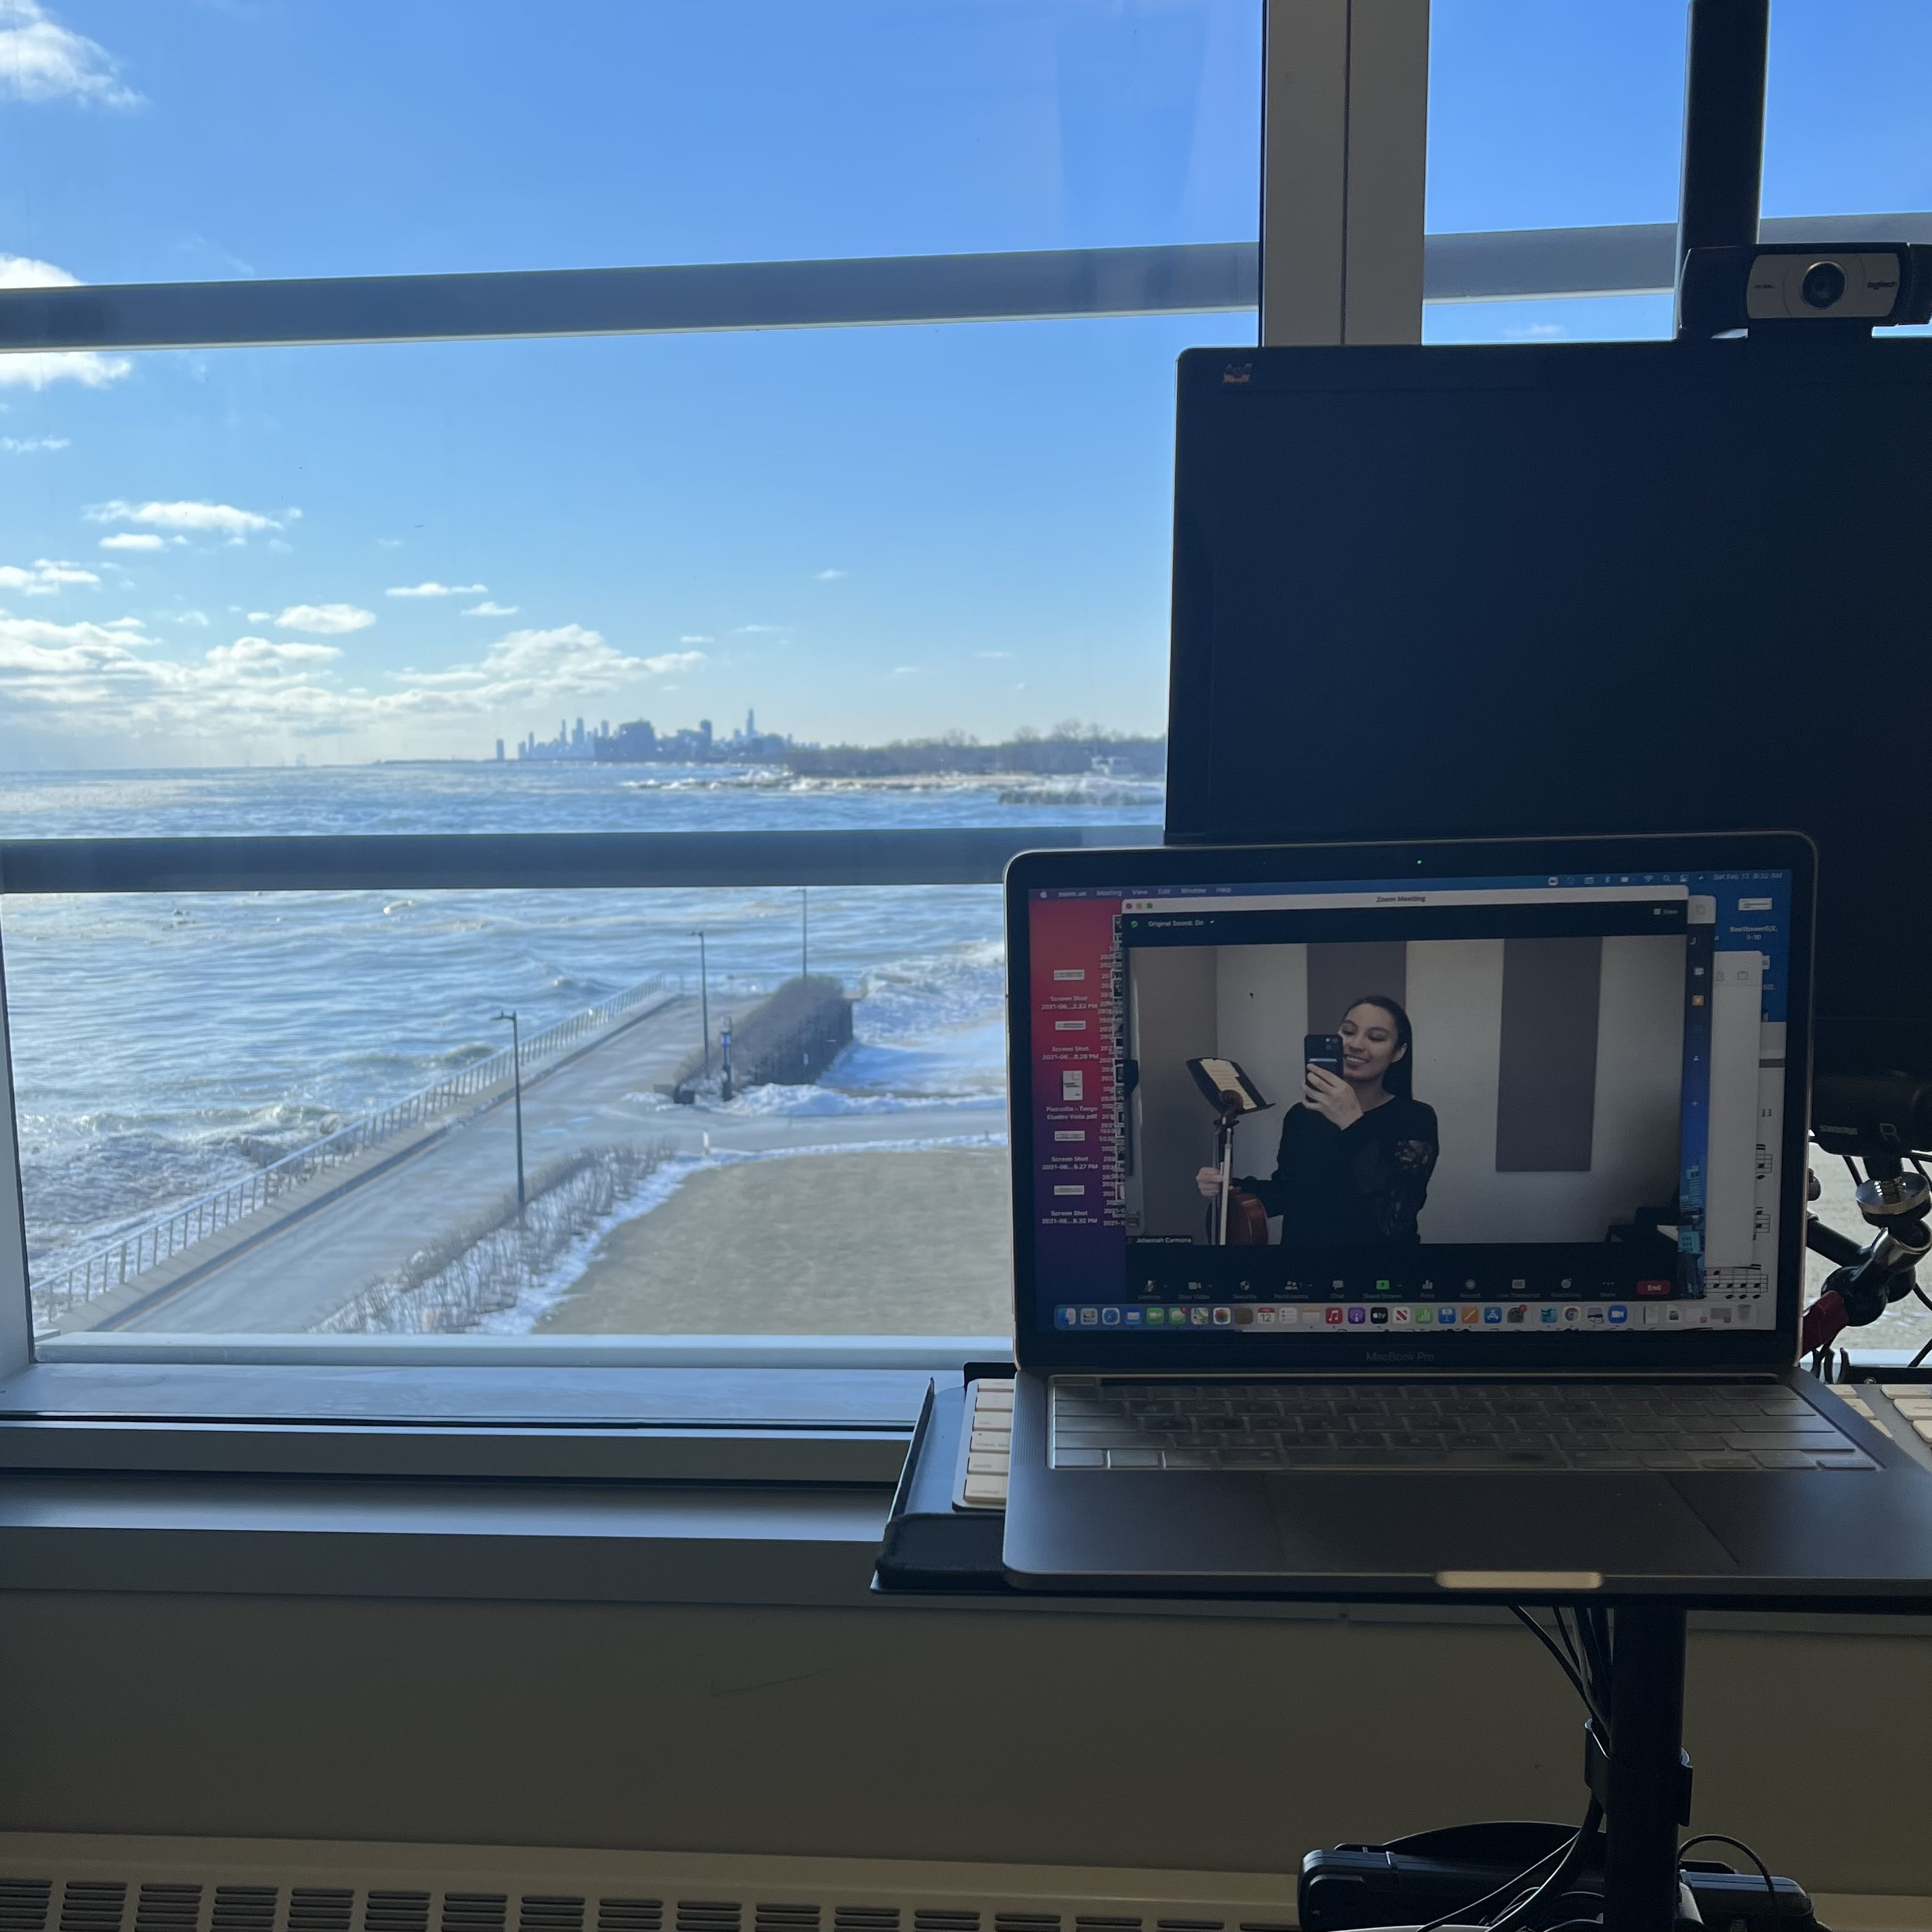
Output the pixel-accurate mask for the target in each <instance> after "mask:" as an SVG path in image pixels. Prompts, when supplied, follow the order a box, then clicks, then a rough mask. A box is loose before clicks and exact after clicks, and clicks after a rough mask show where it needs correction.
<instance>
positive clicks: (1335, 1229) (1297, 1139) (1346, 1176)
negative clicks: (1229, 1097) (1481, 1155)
mask: <svg viewBox="0 0 1932 1932" xmlns="http://www.w3.org/2000/svg"><path fill="white" fill-rule="evenodd" d="M1435 1169H1436V1109H1434V1108H1433V1107H1428V1106H1424V1104H1423V1103H1422V1102H1421V1101H1420V1100H1415V1099H1414V1098H1412V1097H1408V1096H1406V1095H1401V1094H1395V1095H1391V1097H1390V1098H1389V1099H1388V1100H1385V1101H1384V1102H1383V1103H1382V1105H1381V1106H1379V1107H1376V1108H1373V1109H1370V1112H1367V1113H1366V1114H1364V1115H1363V1116H1362V1118H1361V1119H1360V1120H1359V1121H1356V1122H1355V1124H1354V1125H1353V1126H1352V1127H1337V1126H1336V1124H1334V1121H1331V1120H1330V1119H1329V1118H1328V1117H1327V1116H1326V1115H1322V1114H1318V1113H1316V1112H1315V1111H1314V1110H1313V1109H1312V1108H1310V1107H1309V1106H1305V1105H1301V1104H1298V1105H1297V1106H1293V1107H1291V1108H1290V1109H1289V1110H1288V1112H1287V1114H1286V1116H1285V1117H1284V1118H1283V1121H1282V1124H1281V1148H1280V1152H1279V1153H1278V1154H1277V1156H1276V1158H1275V1169H1274V1174H1273V1175H1271V1177H1270V1178H1268V1180H1266V1181H1258V1180H1254V1179H1252V1178H1246V1177H1244V1178H1242V1179H1241V1181H1238V1182H1237V1183H1236V1185H1237V1186H1238V1187H1242V1188H1244V1189H1246V1190H1247V1192H1248V1193H1250V1194H1253V1195H1258V1196H1259V1197H1260V1199H1261V1201H1262V1205H1264V1206H1265V1207H1266V1208H1267V1209H1268V1212H1269V1213H1270V1214H1279V1215H1280V1217H1281V1239H1282V1245H1283V1247H1361V1246H1364V1245H1366V1244H1370V1243H1375V1242H1398V1243H1415V1242H1418V1241H1421V1238H1422V1236H1421V1232H1420V1230H1419V1229H1418V1228H1417V1226H1416V1217H1418V1215H1419V1214H1421V1212H1422V1204H1423V1202H1424V1201H1425V1200H1426V1199H1427V1198H1428V1194H1429V1177H1430V1175H1431V1174H1432V1173H1433V1172H1435Z"/></svg>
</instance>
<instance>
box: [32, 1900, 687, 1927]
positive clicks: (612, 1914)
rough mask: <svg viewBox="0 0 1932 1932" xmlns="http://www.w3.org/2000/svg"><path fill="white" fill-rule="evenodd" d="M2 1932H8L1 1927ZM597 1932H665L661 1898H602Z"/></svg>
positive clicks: (598, 1911)
mask: <svg viewBox="0 0 1932 1932" xmlns="http://www.w3.org/2000/svg"><path fill="white" fill-rule="evenodd" d="M0 1932H6V1928H5V1927H4V1926H0ZM597 1932H664V1900H662V1899H661V1898H600V1899H599V1900H598V1901H597Z"/></svg>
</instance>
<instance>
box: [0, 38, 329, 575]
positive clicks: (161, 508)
mask: <svg viewBox="0 0 1932 1932" xmlns="http://www.w3.org/2000/svg"><path fill="white" fill-rule="evenodd" d="M0 5H5V0H0ZM84 514H86V517H87V518H88V520H89V522H90V523H146V524H148V525H149V526H151V528H153V529H162V530H196V531H208V532H214V533H217V534H219V535H223V536H229V537H243V538H245V537H248V536H249V535H252V534H253V533H254V532H256V531H257V530H278V529H281V527H282V525H281V519H280V518H278V517H270V516H265V515H263V513H262V512H261V511H259V510H238V509H237V508H236V507H235V505H233V503H202V502H173V503H130V502H127V501H126V500H125V499H123V498H121V497H118V496H117V497H115V499H113V501H112V502H106V503H91V504H89V505H88V508H87V509H86V511H85V513H84ZM282 514H283V516H285V517H290V516H299V515H300V514H302V513H301V511H299V510H285V511H283V513H282Z"/></svg>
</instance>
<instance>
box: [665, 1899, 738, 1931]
mask: <svg viewBox="0 0 1932 1932" xmlns="http://www.w3.org/2000/svg"><path fill="white" fill-rule="evenodd" d="M744 1916H745V1908H744V1907H743V1906H742V1905H739V1904H736V1903H732V1902H730V1901H729V1900H721V1899H715V1898H680V1899H679V1900H678V1902H677V1932H739V1927H740V1926H741V1924H742V1923H743V1921H744Z"/></svg>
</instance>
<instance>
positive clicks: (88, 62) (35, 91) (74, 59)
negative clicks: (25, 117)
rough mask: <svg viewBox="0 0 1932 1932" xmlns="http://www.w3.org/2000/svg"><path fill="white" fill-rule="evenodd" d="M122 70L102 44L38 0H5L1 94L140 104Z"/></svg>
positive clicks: (0, 31) (0, 23)
mask: <svg viewBox="0 0 1932 1932" xmlns="http://www.w3.org/2000/svg"><path fill="white" fill-rule="evenodd" d="M118 66H119V63H118V62H117V61H115V58H114V56H113V55H112V54H110V52H108V51H107V49H106V48H105V47H104V46H101V44H100V43H99V42H98V41H95V40H89V38H88V37H87V36H86V34H77V33H76V32H75V31H74V29H73V28H71V27H63V26H62V25H61V24H60V23H59V22H58V21H57V20H53V19H52V18H50V17H49V15H48V13H47V10H46V8H45V7H43V6H41V5H39V4H38V0H0V94H7V95H11V96H12V97H13V98H14V99H15V100H16V101H97V102H98V103H99V104H101V106H102V107H135V106H136V105H138V104H139V101H140V98H141V97H140V96H139V95H138V94H136V92H134V91H133V89H132V88H130V87H128V86H126V85H125V84H124V83H123V82H122V81H121V79H120V78H119V76H118Z"/></svg>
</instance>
